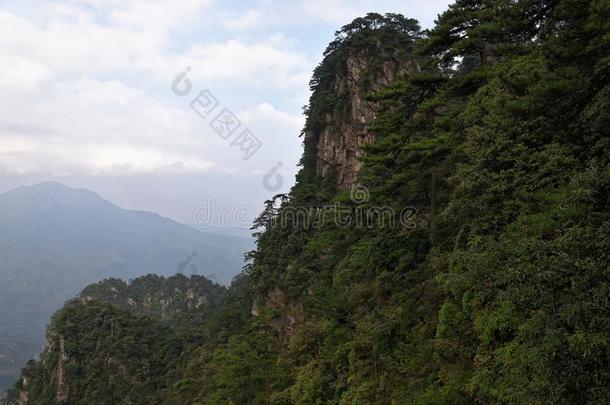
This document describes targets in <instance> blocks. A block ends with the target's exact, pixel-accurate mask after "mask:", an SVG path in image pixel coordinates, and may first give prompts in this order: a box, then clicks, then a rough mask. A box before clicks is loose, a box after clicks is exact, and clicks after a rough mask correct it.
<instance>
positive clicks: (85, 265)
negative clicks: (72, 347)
mask: <svg viewBox="0 0 610 405" xmlns="http://www.w3.org/2000/svg"><path fill="white" fill-rule="evenodd" d="M252 246H253V244H252V240H251V239H249V238H244V237H236V236H226V235H219V234H208V233H203V232H200V231H198V230H196V229H193V228H192V227H190V226H186V225H181V224H179V223H177V222H174V221H172V220H170V219H167V218H163V217H161V216H159V215H157V214H153V213H149V212H140V211H130V210H125V209H122V208H120V207H118V206H116V205H114V204H113V203H111V202H110V201H107V200H105V199H103V198H101V197H100V196H99V195H97V194H95V193H93V192H91V191H88V190H84V189H73V188H69V187H66V186H63V185H61V184H58V183H51V182H46V183H40V184H37V185H34V186H31V187H20V188H17V189H15V190H13V191H10V192H7V193H5V194H3V195H0V258H1V259H0V388H2V387H6V386H7V385H8V384H10V383H12V382H13V381H14V379H15V376H16V375H18V372H19V369H20V368H21V367H22V366H23V363H24V361H25V360H26V359H27V358H30V357H32V356H34V355H35V353H37V352H39V351H40V349H41V347H42V344H43V341H44V328H45V326H46V324H47V322H48V319H49V316H50V315H51V314H52V313H53V312H54V311H56V310H57V309H59V308H60V307H61V306H62V305H63V303H64V302H65V301H66V300H68V299H70V298H72V297H73V296H74V295H75V294H77V293H78V292H79V291H80V290H81V289H82V288H83V287H85V286H86V285H88V284H90V283H92V282H96V281H99V280H102V279H104V278H108V277H121V278H123V279H130V278H135V277H137V276H141V275H144V274H149V273H155V274H159V275H173V274H175V273H177V272H180V273H185V274H199V275H204V276H206V277H207V278H209V279H210V280H212V281H214V282H216V283H219V284H228V283H229V282H230V281H231V278H232V277H233V276H234V275H235V274H237V273H238V272H239V271H240V270H241V268H242V266H243V255H244V253H245V252H247V251H248V250H250V249H251V248H252Z"/></svg>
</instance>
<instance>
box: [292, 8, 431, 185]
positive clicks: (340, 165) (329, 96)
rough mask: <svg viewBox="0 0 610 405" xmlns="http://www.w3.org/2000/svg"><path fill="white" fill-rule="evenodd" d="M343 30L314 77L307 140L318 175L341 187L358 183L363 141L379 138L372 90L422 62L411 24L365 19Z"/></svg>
mask: <svg viewBox="0 0 610 405" xmlns="http://www.w3.org/2000/svg"><path fill="white" fill-rule="evenodd" d="M337 34H338V38H339V41H338V42H337V41H335V42H333V43H332V44H331V45H330V46H329V48H328V49H327V51H326V54H325V59H324V61H323V62H322V64H321V65H320V66H319V67H318V69H316V72H315V73H314V77H313V79H312V82H311V85H312V90H313V95H312V98H311V100H310V106H309V108H308V113H309V120H308V121H309V122H308V125H307V127H306V128H305V131H304V137H305V145H308V144H309V145H312V147H313V148H315V155H316V157H315V173H316V175H318V176H321V177H325V178H327V177H328V176H334V177H335V178H334V181H335V183H336V186H337V187H338V188H339V189H349V188H350V187H351V186H353V185H354V184H355V183H356V177H357V173H358V171H359V169H360V167H361V162H360V160H359V159H360V158H361V157H362V156H363V153H364V152H363V146H364V145H366V144H369V143H371V142H372V141H373V140H374V139H375V136H374V133H373V132H372V131H371V128H370V126H371V124H372V123H373V121H374V120H375V117H376V115H377V110H378V105H377V103H375V102H372V101H370V100H368V99H367V96H369V95H370V94H372V93H374V92H376V91H378V90H380V89H381V88H383V87H386V86H388V85H389V84H390V83H392V82H393V81H394V80H396V78H397V77H399V76H401V75H408V74H410V73H416V72H419V71H420V66H419V64H418V62H417V61H416V59H415V58H414V56H413V54H412V49H413V40H414V39H415V38H416V36H417V34H415V33H414V31H413V30H412V27H411V26H410V25H409V24H404V25H403V29H402V30H395V27H393V28H392V32H391V34H390V33H389V32H388V31H387V30H386V27H382V26H375V25H372V24H371V20H368V21H367V20H366V19H362V20H361V21H359V20H356V21H355V22H354V23H352V24H349V25H347V26H345V27H343V30H342V31H339V32H338V33H337ZM364 38H366V39H364ZM312 121H317V122H315V123H313V122H312Z"/></svg>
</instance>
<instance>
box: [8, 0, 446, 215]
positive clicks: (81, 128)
mask: <svg viewBox="0 0 610 405" xmlns="http://www.w3.org/2000/svg"><path fill="white" fill-rule="evenodd" d="M448 3H449V2H448V1H443V0H431V1H426V2H422V1H417V0H377V1H348V0H345V1H340V0H302V1H300V0H295V1H274V0H259V1H237V0H234V1H213V0H133V1H128V0H64V1H41V0H31V1H30V0H18V1H16V0H12V1H3V0H0V192H4V191H6V190H8V189H11V188H14V187H16V186H19V185H29V184H33V183H36V182H39V181H43V180H54V181H58V182H61V183H64V184H66V185H69V186H76V187H85V188H89V189H92V190H94V191H96V192H98V193H100V194H101V195H102V196H104V197H107V198H109V199H110V200H112V201H114V202H115V203H117V204H119V205H121V206H123V207H125V208H133V209H143V210H149V211H155V212H158V213H160V214H162V215H164V216H168V217H171V218H173V219H176V220H178V221H180V222H183V223H192V222H194V221H195V219H194V218H195V217H197V216H198V217H199V222H201V223H205V222H206V221H207V222H213V224H212V225H215V226H218V225H226V226H235V225H238V226H244V227H245V226H248V224H249V223H250V222H251V219H252V217H253V216H254V215H255V214H256V211H257V210H258V209H259V207H260V206H261V205H262V203H263V201H264V200H265V199H266V198H268V197H270V196H271V195H273V194H276V193H278V192H284V191H287V190H288V189H289V188H290V186H291V185H292V183H293V182H294V175H295V173H296V164H297V161H298V159H299V157H300V154H301V138H299V134H300V131H301V128H302V126H303V122H304V118H303V116H302V114H301V113H302V107H303V106H304V105H305V104H306V103H307V99H308V97H309V89H308V82H309V78H310V75H311V71H312V69H313V68H314V67H315V65H316V64H317V63H318V62H319V61H320V59H321V55H322V51H323V50H324V48H325V47H326V45H327V44H328V42H329V41H330V40H332V38H333V33H334V31H336V30H337V29H338V28H340V27H341V26H342V25H344V24H346V23H348V22H350V21H351V20H352V19H353V18H355V17H357V16H361V15H364V14H366V13H367V12H370V11H375V12H382V13H384V12H399V13H402V14H405V15H407V16H410V17H413V18H416V19H418V20H420V22H421V23H422V25H423V26H424V27H431V26H432V24H433V21H434V19H435V17H436V15H437V14H438V13H440V12H442V11H443V10H444V9H445V8H446V6H447V4H448ZM187 68H189V69H190V70H189V71H188V74H187V76H186V78H187V79H188V80H189V81H190V84H191V87H190V92H187V91H186V90H188V88H185V87H184V86H185V83H184V82H182V81H181V82H180V84H179V85H178V86H177V87H176V90H177V91H173V90H172V82H173V81H174V79H175V78H176V77H177V76H178V75H179V74H180V73H181V72H185V71H186V69H187ZM183 90H184V91H183ZM203 90H208V91H209V93H205V95H204V96H201V97H199V96H200V94H201V91H203ZM182 91H183V92H182ZM181 92H182V93H188V94H185V95H179V94H182V93H181ZM194 100H198V101H199V103H196V104H195V106H196V107H197V108H198V111H199V113H200V114H201V115H203V116H204V118H202V117H201V116H200V115H198V114H197V113H196V112H195V111H194V110H193V109H192V107H191V103H192V102H193V101H194ZM212 107H215V108H212ZM225 109H227V111H230V113H231V114H233V117H235V118H236V119H237V120H239V122H240V124H241V125H240V126H239V127H237V125H228V126H227V125H226V124H223V122H225V123H226V122H227V121H226V120H225V119H226V118H227V114H228V113H227V112H226V111H224V110H225ZM209 110H212V111H211V112H210V111H209ZM219 114H220V119H218V120H217V121H215V122H214V124H215V128H216V131H215V130H214V129H213V128H212V126H211V123H212V121H213V119H214V118H215V117H216V116H218V115H219ZM234 122H235V121H234ZM245 130H248V131H249V132H246V133H245V134H244V131H245ZM231 131H234V132H231ZM253 137H254V138H253ZM223 138H226V139H223ZM254 139H256V140H257V141H256V140H254ZM257 145H258V146H259V147H258V149H256V148H255V146H257ZM242 149H243V150H242ZM252 152H253V154H252V155H251V156H250V157H249V158H248V159H247V160H244V157H247V156H248V155H249V154H250V153H252ZM278 163H280V165H278ZM274 168H275V169H276V170H275V171H273V172H272V173H273V174H279V175H280V176H281V177H280V178H281V180H282V181H281V184H279V183H278V182H277V179H278V177H277V176H269V177H268V179H269V181H268V182H267V183H264V177H265V174H267V173H270V172H271V171H272V170H273V169H274ZM209 212H212V216H210V215H208V213H209Z"/></svg>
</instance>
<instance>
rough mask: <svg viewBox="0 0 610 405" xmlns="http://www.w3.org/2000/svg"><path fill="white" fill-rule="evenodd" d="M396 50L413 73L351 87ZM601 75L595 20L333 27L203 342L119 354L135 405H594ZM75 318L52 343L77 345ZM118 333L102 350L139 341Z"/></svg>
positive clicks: (472, 5)
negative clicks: (290, 146) (71, 332)
mask: <svg viewBox="0 0 610 405" xmlns="http://www.w3.org/2000/svg"><path fill="white" fill-rule="evenodd" d="M392 47H399V48H400V49H396V52H392V50H391V48H392ZM362 49H366V50H367V52H364V53H361V52H356V53H354V51H355V50H362ZM404 49H412V50H413V51H414V52H413V55H412V56H413V57H414V58H416V59H417V62H418V65H419V66H421V70H420V71H408V72H406V73H407V74H403V75H400V74H399V75H398V76H396V77H395V80H394V82H392V83H391V84H389V86H387V87H379V86H372V87H368V86H369V85H370V84H371V80H372V81H374V80H375V78H378V77H380V74H381V73H382V72H381V71H382V70H383V66H384V65H385V63H384V62H385V59H384V58H393V57H396V56H400V55H402V52H401V51H404ZM355 54H359V55H376V56H375V57H373V58H372V59H368V58H367V59H366V64H367V69H365V70H364V71H369V73H370V74H368V75H365V76H364V77H361V79H362V80H363V81H362V83H361V84H360V86H362V89H365V88H370V89H373V91H374V93H373V94H369V95H368V96H367V97H366V101H367V103H371V104H375V105H376V108H375V109H374V113H375V118H374V120H373V121H372V122H370V121H368V120H366V119H365V120H364V123H366V125H364V126H362V125H360V124H362V123H363V122H362V121H360V123H358V125H351V124H352V122H351V121H352V120H354V119H356V120H358V119H362V117H354V116H353V115H351V114H350V112H352V111H353V110H352V108H356V110H357V111H363V110H361V109H360V107H361V104H360V101H362V99H361V98H360V96H359V94H361V92H358V91H357V92H348V93H345V92H343V91H342V90H344V89H345V87H342V86H341V85H340V83H341V82H342V78H344V73H345V72H346V70H347V71H348V70H349V69H348V66H347V65H348V64H350V63H351V62H350V61H353V59H351V58H350V56H353V55H355ZM418 55H420V56H418ZM608 55H610V3H608V2H607V1H591V2H582V1H579V0H558V1H552V2H547V1H518V2H501V1H491V2H489V1H458V2H456V3H455V4H452V5H451V6H450V8H449V9H448V10H447V11H446V12H445V13H444V14H443V15H441V16H440V17H439V19H438V24H437V27H436V28H435V29H434V30H432V31H430V32H427V33H422V32H421V31H420V30H419V28H418V25H417V24H416V23H415V22H414V21H413V20H409V19H406V18H404V17H403V16H400V15H393V14H390V15H385V16H381V15H378V14H369V15H367V16H365V17H363V18H358V19H356V20H354V21H353V22H352V23H350V24H348V25H346V26H345V27H343V29H342V30H340V31H339V32H337V35H336V39H335V41H334V42H333V43H331V45H330V46H329V47H328V49H327V52H326V53H325V58H324V60H323V62H322V63H321V65H320V66H319V67H318V68H317V69H316V71H315V72H314V77H313V79H312V81H311V84H312V97H311V100H310V105H309V107H308V108H307V109H306V113H307V124H306V131H305V132H306V133H305V135H306V136H305V139H304V154H303V159H302V170H301V172H300V173H299V175H298V177H297V184H296V185H295V187H294V188H293V189H292V190H291V192H290V194H289V195H278V196H276V197H275V198H273V199H272V200H270V201H267V202H266V208H265V210H264V211H263V213H262V214H261V216H260V218H259V219H258V220H257V221H256V225H257V226H258V227H259V231H260V232H259V234H258V239H257V249H256V251H255V252H253V253H252V254H251V255H250V257H251V258H252V259H253V262H252V263H251V264H250V265H249V266H247V268H246V269H245V271H244V272H243V273H242V274H241V275H240V276H239V277H237V278H236V279H235V282H234V284H233V285H232V286H231V288H230V289H229V290H228V291H227V293H226V297H225V299H224V300H223V304H222V306H221V307H220V308H219V309H218V311H216V312H215V313H214V314H213V315H212V316H211V317H209V318H207V319H206V320H205V321H203V322H201V323H199V324H198V325H196V326H194V327H193V328H188V329H187V331H186V332H188V333H190V334H192V335H196V336H201V337H202V338H201V339H200V340H199V341H197V340H196V339H194V340H192V341H190V343H188V344H184V345H176V346H175V348H176V350H175V351H173V352H172V353H171V354H169V353H168V351H167V350H160V351H159V352H158V353H146V352H140V353H137V359H134V361H135V362H136V364H141V363H144V364H147V363H149V364H156V363H154V361H155V360H156V359H158V358H159V354H162V355H163V356H166V355H167V356H166V357H163V360H162V361H163V362H164V365H165V366H166V367H168V368H169V369H170V372H169V373H167V374H166V375H164V376H163V377H162V378H160V379H159V377H158V374H154V373H153V374H152V375H151V377H150V379H148V380H147V379H142V380H139V381H138V383H137V384H136V387H139V386H142V384H154V385H155V386H158V387H159V388H158V389H156V390H155V391H154V392H147V393H146V395H147V396H146V397H143V398H145V399H144V400H142V401H141V402H144V403H147V402H149V403H204V404H208V403H212V404H216V403H223V404H224V403H239V404H241V403H245V404H319V403H325V404H326V403H328V404H388V403H392V404H394V403H395V404H481V403H482V404H523V403H528V404H529V403H532V404H547V403H552V404H576V403H577V404H605V403H610V389H609V384H608V381H610V366H609V364H610V345H609V344H608V342H610V322H609V319H610V302H609V300H608V297H609V296H610V272H609V269H610V255H609V254H608V252H610V148H609V147H608V146H609V145H610V142H609V140H610V132H609V131H608V128H610V114H609V112H610V109H609V108H608V106H610V58H609V57H608ZM357 65H359V64H357ZM350 94H351V95H356V96H357V97H359V100H360V101H358V102H356V103H352V102H351V101H352V100H350V99H349V97H350V96H349V95H350ZM369 105H370V104H369ZM366 111H371V110H368V108H367V109H366ZM337 124H340V125H337ZM350 127H351V128H352V129H351V130H350V129H349V128H350ZM361 131H365V132H366V131H372V132H373V133H372V134H368V135H367V136H362V135H363V134H362V132H361ZM343 135H346V136H348V137H349V138H350V139H342V137H343ZM321 139H322V142H320V140H321ZM363 139H364V140H365V142H359V141H360V140H363ZM337 141H338V142H337ZM354 145H361V146H362V147H363V150H362V151H361V152H359V153H357V154H355V155H356V156H360V157H361V163H362V165H361V167H359V168H358V167H357V166H358V165H357V164H354V161H353V160H352V159H353V157H354V155H353V154H350V155H349V159H346V157H347V154H348V153H354V151H353V150H352V148H353V146H354ZM321 149H322V150H321ZM334 151H336V152H338V153H337V154H334V153H333V152H334ZM329 157H336V160H330V159H329ZM328 163H330V164H328ZM333 166H336V167H333ZM356 170H357V173H356V172H354V171H356ZM354 176H355V177H354ZM354 179H357V183H356V185H357V186H358V187H356V188H355V190H354V189H352V190H349V189H347V188H346V186H349V185H351V184H353V183H352V182H353V180H354ZM356 191H358V192H356ZM405 209H406V210H405ZM295 212H296V213H298V215H296V214H295ZM405 213H406V214H407V215H404V214H405ZM382 215H383V216H382ZM86 310H87V309H86V308H85V309H83V308H82V307H81V308H80V310H77V311H76V312H74V313H71V311H72V308H70V307H67V308H66V312H62V313H61V314H62V317H61V319H59V320H58V322H57V323H56V325H57V327H58V328H62V330H64V329H69V328H74V327H75V325H76V326H78V325H83V326H84V327H86V326H90V325H91V324H92V320H93V319H94V318H95V315H94V316H93V317H88V316H83V314H82V313H81V311H86ZM110 317H111V318H114V317H115V315H110ZM116 318H117V319H118V320H120V319H121V315H119V314H116ZM130 325H131V324H127V325H126V326H127V328H125V329H121V331H120V333H121V334H124V335H121V336H134V337H137V336H139V335H138V333H139V331H138V330H137V329H135V330H134V332H133V333H129V329H130V328H131V327H130ZM102 326H103V325H102ZM152 328H154V329H155V331H154V333H151V334H153V335H154V334H160V335H162V334H163V329H162V328H160V327H155V326H152ZM107 338H108V327H102V328H100V329H99V330H97V329H95V328H94V329H92V333H91V335H90V339H87V340H86V341H85V342H84V343H80V342H79V340H78V339H70V340H69V341H66V345H68V344H70V345H72V346H71V350H72V352H75V353H79V352H83V353H85V355H86V356H87V357H88V358H91V359H93V360H97V361H104V359H107V358H108V355H109V353H108V352H107V351H104V350H99V349H98V348H97V347H94V346H93V345H91V344H90V341H92V340H95V339H107ZM111 342H114V340H112V339H111ZM163 342H165V340H164V338H163V337H162V336H160V337H158V338H155V343H154V344H155V345H156V344H162V343H163ZM55 347H57V345H56V346H55ZM120 350H123V349H120ZM56 352H57V350H56ZM57 357H58V356H57V355H55V357H53V356H52V357H51V358H50V359H53V358H57ZM59 357H62V356H59ZM33 366H34V367H35V368H36V369H37V370H38V372H37V374H28V372H27V370H26V372H25V373H24V376H23V377H24V378H22V379H21V381H20V383H19V385H18V388H20V389H21V396H22V397H23V395H29V394H30V393H32V394H36V393H38V392H45V391H44V390H47V391H46V392H55V391H56V388H57V384H56V383H55V380H54V379H53V376H54V375H57V374H58V370H61V367H57V366H55V365H54V364H53V363H52V362H51V361H42V362H38V363H35V364H33ZM119 372H120V370H119ZM93 376H95V377H98V376H99V378H96V379H95V383H92V384H87V383H86V381H87V378H90V377H93ZM117 379H121V376H120V373H119V374H118V373H117V372H116V371H115V372H110V371H109V372H108V373H107V374H105V375H100V374H99V373H98V372H97V370H94V369H91V370H90V371H89V372H85V373H83V374H80V375H78V376H76V375H75V376H74V378H71V379H70V378H69V379H68V382H69V383H73V384H78V385H79V386H80V387H81V388H82V389H87V388H88V387H90V389H92V390H93V389H97V390H107V389H110V388H112V387H114V384H115V381H117ZM146 386H147V387H149V386H150V385H146ZM37 387H38V388H37ZM41 390H42V391H41ZM59 392H60V393H61V392H62V391H61V390H60V391H59ZM17 397H19V392H15V393H14V398H13V399H12V400H11V401H13V402H10V403H14V402H18V401H16V398H17ZM50 398H57V396H54V397H53V396H52V397H50ZM62 398H63V397H62ZM90 398H91V396H87V395H83V394H79V393H75V395H74V396H72V397H70V398H68V399H69V400H70V402H74V403H79V401H84V402H86V401H87V400H89V399H90ZM31 399H32V402H30V403H34V404H38V403H45V402H44V400H45V399H46V398H45V397H41V396H36V397H33V396H32V397H31ZM96 400H97V401H99V402H100V403H105V401H108V403H110V402H111V400H116V399H115V398H111V399H106V398H105V397H103V396H97V397H96ZM47 402H48V401H47Z"/></svg>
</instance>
